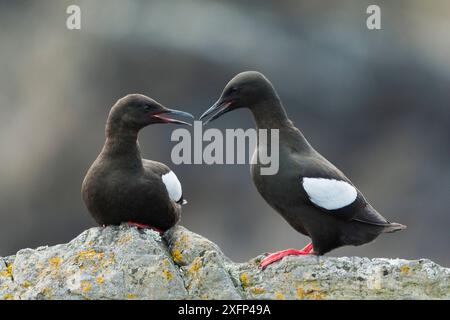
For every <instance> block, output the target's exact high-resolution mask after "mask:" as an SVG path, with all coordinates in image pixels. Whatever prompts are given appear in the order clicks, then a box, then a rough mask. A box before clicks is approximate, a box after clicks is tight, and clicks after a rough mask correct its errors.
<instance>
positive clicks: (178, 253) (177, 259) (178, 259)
mask: <svg viewBox="0 0 450 320" xmlns="http://www.w3.org/2000/svg"><path fill="white" fill-rule="evenodd" d="M172 258H173V261H174V262H175V263H180V262H181V261H183V255H182V254H181V251H180V250H179V249H174V250H172Z"/></svg>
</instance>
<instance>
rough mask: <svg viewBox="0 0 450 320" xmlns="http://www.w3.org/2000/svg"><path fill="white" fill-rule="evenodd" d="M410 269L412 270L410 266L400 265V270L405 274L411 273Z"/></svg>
mask: <svg viewBox="0 0 450 320" xmlns="http://www.w3.org/2000/svg"><path fill="white" fill-rule="evenodd" d="M410 270H411V269H410V267H408V266H401V267H400V272H401V273H403V274H407V273H409V271H410Z"/></svg>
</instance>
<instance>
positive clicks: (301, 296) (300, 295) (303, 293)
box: [296, 287, 305, 300]
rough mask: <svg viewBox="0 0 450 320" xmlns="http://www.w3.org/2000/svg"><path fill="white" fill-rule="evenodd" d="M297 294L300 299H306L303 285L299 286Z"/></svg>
mask: <svg viewBox="0 0 450 320" xmlns="http://www.w3.org/2000/svg"><path fill="white" fill-rule="evenodd" d="M296 296H297V299H299V300H303V299H305V291H304V290H303V288H302V287H297V290H296Z"/></svg>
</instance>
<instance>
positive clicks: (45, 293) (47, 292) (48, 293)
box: [41, 288, 52, 297]
mask: <svg viewBox="0 0 450 320" xmlns="http://www.w3.org/2000/svg"><path fill="white" fill-rule="evenodd" d="M41 293H42V294H43V295H44V296H46V297H50V296H51V294H52V290H50V288H44V289H42V290H41Z"/></svg>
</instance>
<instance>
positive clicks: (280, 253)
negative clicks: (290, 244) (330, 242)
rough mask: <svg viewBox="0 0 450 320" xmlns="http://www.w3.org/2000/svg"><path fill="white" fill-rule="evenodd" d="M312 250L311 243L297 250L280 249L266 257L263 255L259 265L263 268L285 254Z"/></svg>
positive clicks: (300, 253)
mask: <svg viewBox="0 0 450 320" xmlns="http://www.w3.org/2000/svg"><path fill="white" fill-rule="evenodd" d="M312 251H313V246H312V243H309V244H307V245H306V246H305V247H304V248H303V249H301V250H298V249H286V250H282V251H278V252H275V253H271V254H269V255H268V256H267V257H265V258H264V259H263V260H262V261H261V263H260V264H259V266H260V267H261V268H262V269H264V268H265V267H267V266H268V265H269V264H272V263H274V262H276V261H278V260H281V259H283V258H284V257H285V256H290V255H307V254H311V253H312Z"/></svg>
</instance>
